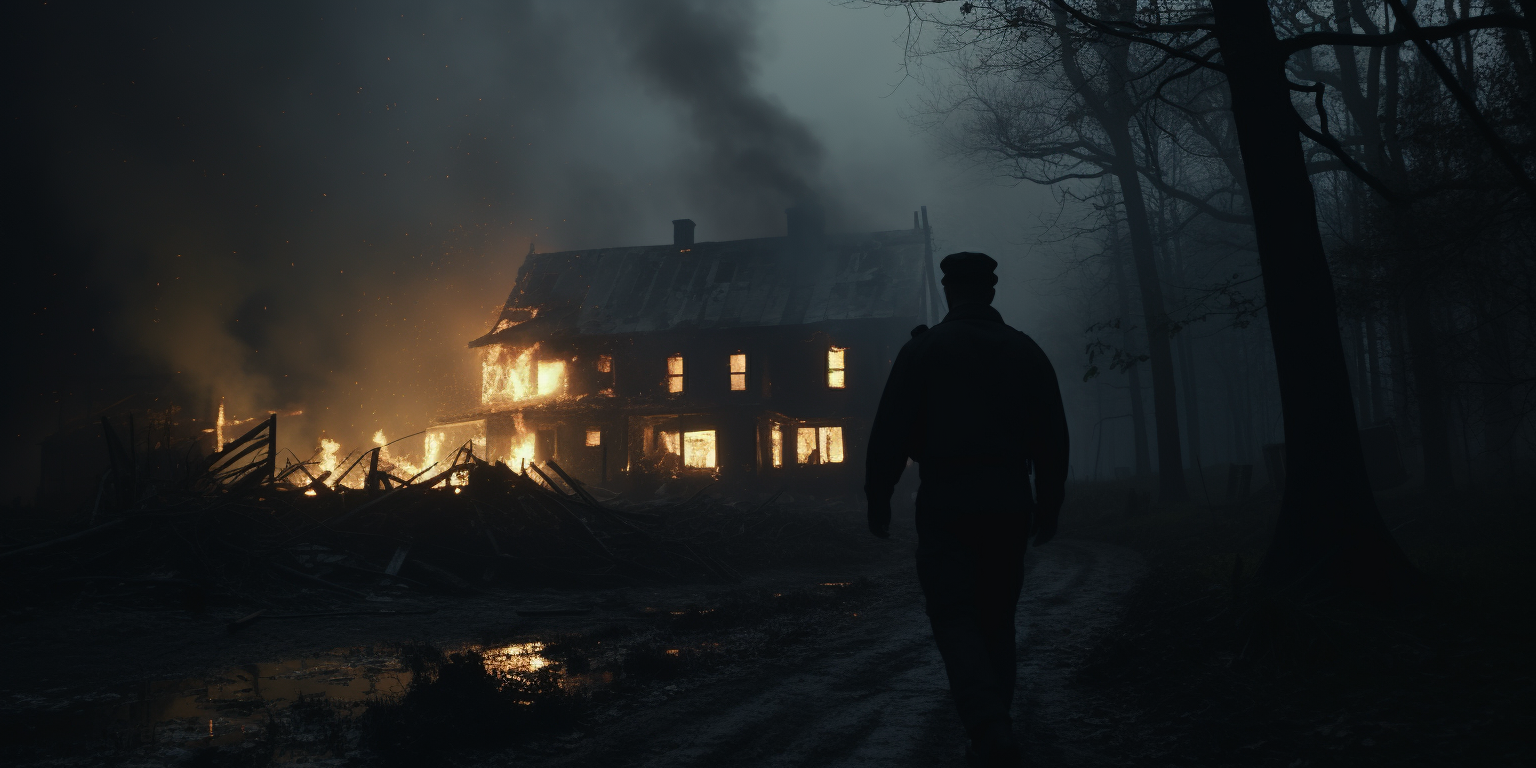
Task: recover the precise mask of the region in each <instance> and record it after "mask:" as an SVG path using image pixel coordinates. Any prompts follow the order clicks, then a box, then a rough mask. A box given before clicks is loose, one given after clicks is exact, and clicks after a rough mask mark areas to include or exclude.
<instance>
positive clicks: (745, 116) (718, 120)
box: [618, 0, 822, 234]
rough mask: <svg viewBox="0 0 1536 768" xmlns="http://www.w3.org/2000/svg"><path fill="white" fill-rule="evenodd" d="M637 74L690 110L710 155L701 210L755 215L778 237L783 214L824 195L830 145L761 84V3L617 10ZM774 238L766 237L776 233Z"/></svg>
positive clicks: (702, 175) (629, 5)
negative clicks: (715, 206) (721, 205)
mask: <svg viewBox="0 0 1536 768" xmlns="http://www.w3.org/2000/svg"><path fill="white" fill-rule="evenodd" d="M618 7H619V8H620V9H621V10H622V12H623V16H624V19H625V23H624V24H623V25H622V27H621V28H620V29H621V34H623V35H624V36H625V37H626V38H627V41H628V43H629V44H630V46H631V51H632V56H633V60H634V62H635V65H636V67H637V69H638V71H639V72H640V73H641V74H642V75H643V76H644V77H645V79H646V80H647V81H648V82H649V83H651V84H652V85H653V87H654V88H655V89H656V90H658V91H660V92H662V93H664V94H666V95H668V96H670V97H672V98H673V99H676V100H677V101H679V102H681V103H682V104H683V105H684V106H685V107H686V108H687V110H688V114H689V118H690V121H691V123H692V125H693V129H694V134H695V136H696V137H697V139H698V140H699V142H700V143H702V144H703V145H704V148H705V151H706V152H707V159H706V160H705V163H704V164H702V165H699V166H697V167H696V168H695V170H694V175H695V177H696V178H697V179H698V181H699V182H700V184H701V190H700V191H702V192H707V193H708V194H707V195H701V196H699V197H697V198H696V199H697V200H699V201H700V202H701V203H706V202H707V201H710V200H721V199H722V198H723V199H724V201H726V203H727V204H728V205H732V206H743V205H745V206H748V207H749V208H751V209H755V210H753V211H752V212H753V213H755V214H756V215H757V216H759V217H761V219H760V220H761V222H762V225H763V226H764V227H767V228H770V231H773V230H776V229H777V228H778V227H782V221H781V217H782V214H781V213H780V211H779V209H781V208H783V207H784V206H785V205H787V204H792V203H798V202H808V201H811V200H813V199H814V198H816V197H817V196H818V192H819V189H818V186H819V185H818V184H817V175H818V172H819V170H820V168H821V161H822V148H821V144H820V143H819V142H818V141H817V140H816V138H815V137H814V136H813V135H812V134H811V132H810V130H809V129H807V128H806V127H805V125H804V124H803V123H801V122H800V121H799V120H797V119H795V118H794V117H792V116H791V115H790V114H789V113H788V112H786V111H785V110H784V108H783V107H782V106H781V105H779V104H777V103H775V102H773V101H771V100H770V99H769V98H768V97H766V96H765V95H763V94H762V93H761V92H759V91H758V90H757V89H756V87H755V86H754V84H753V81H752V79H753V75H754V74H755V68H754V65H753V54H754V53H755V50H756V39H755V37H754V35H753V19H752V16H753V15H754V13H755V11H756V8H755V6H754V4H752V3H721V2H708V1H707V0H661V1H660V2H648V3H633V2H623V3H620V4H619V5H618ZM767 233H768V232H764V234H767Z"/></svg>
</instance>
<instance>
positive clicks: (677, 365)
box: [667, 355, 683, 394]
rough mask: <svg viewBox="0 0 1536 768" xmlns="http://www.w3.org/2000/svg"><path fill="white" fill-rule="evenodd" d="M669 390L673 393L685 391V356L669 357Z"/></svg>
mask: <svg viewBox="0 0 1536 768" xmlns="http://www.w3.org/2000/svg"><path fill="white" fill-rule="evenodd" d="M667 391H668V392H671V393H673V394H676V393H678V392H682V391H683V356H682V355H673V356H671V357H669V358H667Z"/></svg>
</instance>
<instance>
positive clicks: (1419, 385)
mask: <svg viewBox="0 0 1536 768" xmlns="http://www.w3.org/2000/svg"><path fill="white" fill-rule="evenodd" d="M1410 279H1412V280H1413V282H1415V283H1422V282H1423V280H1424V278H1423V277H1417V276H1415V277H1412V278H1410ZM1410 292H1411V293H1410V295H1409V297H1408V301H1407V302H1406V303H1405V304H1404V309H1403V314H1404V320H1406V321H1407V322H1405V323H1404V325H1406V326H1407V331H1408V363H1409V365H1410V366H1411V367H1412V370H1413V389H1414V401H1415V402H1416V403H1417V404H1418V406H1419V407H1418V412H1419V445H1420V447H1421V449H1422V456H1423V461H1424V491H1425V492H1426V493H1428V494H1429V495H1431V496H1435V497H1439V498H1444V497H1446V496H1449V495H1450V494H1451V492H1452V491H1454V490H1455V488H1456V482H1455V478H1454V477H1453V476H1452V474H1451V424H1450V414H1449V413H1448V412H1447V409H1446V402H1445V400H1446V398H1445V386H1444V381H1443V380H1442V378H1441V376H1440V356H1439V354H1438V350H1437V349H1436V348H1435V328H1434V323H1433V321H1432V320H1431V319H1430V316H1429V312H1430V307H1429V296H1428V291H1426V290H1424V288H1423V286H1422V285H1418V286H1414V287H1412V288H1410Z"/></svg>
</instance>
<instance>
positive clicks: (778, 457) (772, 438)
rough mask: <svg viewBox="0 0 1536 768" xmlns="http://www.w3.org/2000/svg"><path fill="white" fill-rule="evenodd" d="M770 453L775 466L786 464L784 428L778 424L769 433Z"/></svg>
mask: <svg viewBox="0 0 1536 768" xmlns="http://www.w3.org/2000/svg"><path fill="white" fill-rule="evenodd" d="M768 455H769V458H770V459H771V461H772V462H773V466H774V467H782V466H784V428H783V427H781V426H779V425H778V424H775V425H773V431H771V432H769V433H768Z"/></svg>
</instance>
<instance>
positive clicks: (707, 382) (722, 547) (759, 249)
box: [0, 206, 941, 630]
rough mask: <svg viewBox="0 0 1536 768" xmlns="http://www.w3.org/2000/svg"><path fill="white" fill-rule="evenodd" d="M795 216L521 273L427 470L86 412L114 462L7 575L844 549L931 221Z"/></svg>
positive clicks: (108, 580) (704, 564) (90, 584)
mask: <svg viewBox="0 0 1536 768" xmlns="http://www.w3.org/2000/svg"><path fill="white" fill-rule="evenodd" d="M787 218H788V233H787V235H785V236H782V237H767V238H757V239H750V240H738V241H729V242H695V240H694V236H693V235H694V223H693V222H692V221H690V220H686V219H683V220H678V221H675V222H673V225H674V240H673V242H672V243H670V244H666V245H659V246H640V247H625V248H606V249H592V250H583V251H568V252H561V253H547V254H539V253H531V252H530V254H529V255H528V257H527V259H526V261H525V263H524V264H523V266H522V268H521V270H520V271H519V273H518V277H517V280H516V284H515V286H514V288H513V290H512V292H511V295H510V296H509V298H508V300H507V302H506V305H505V307H504V308H503V309H502V310H501V312H500V314H499V316H498V318H497V320H496V322H495V325H494V327H493V328H492V329H491V330H490V332H489V333H487V334H485V335H484V336H481V337H480V338H477V339H475V340H473V341H471V342H470V343H469V346H470V347H471V348H472V349H473V350H475V351H476V353H478V354H480V355H481V361H482V373H483V378H482V391H481V398H480V403H479V405H478V407H477V408H476V409H475V410H472V411H470V412H468V413H462V414H458V415H455V416H452V417H450V418H445V419H441V420H439V422H438V423H437V425H436V426H433V427H431V428H429V429H428V430H426V432H425V434H424V435H422V440H423V451H422V458H421V459H420V460H412V459H410V458H408V457H406V456H403V455H401V454H400V453H398V452H394V451H392V448H394V447H395V446H396V445H397V443H398V442H399V441H397V442H396V443H389V442H387V441H386V440H385V438H384V436H383V434H382V433H380V434H379V435H376V436H375V442H376V443H377V444H376V445H374V446H373V447H372V448H370V449H368V450H365V451H361V452H358V451H353V452H351V453H350V454H346V455H343V454H341V452H340V450H339V449H340V446H339V444H337V443H336V442H334V441H331V440H329V439H323V440H322V441H321V445H320V447H319V449H318V450H316V451H315V452H314V455H312V456H310V457H309V458H307V459H301V458H300V457H299V456H298V455H296V454H294V453H292V452H291V451H280V450H279V448H278V436H279V428H280V419H279V414H276V413H273V414H270V415H268V416H267V417H266V418H265V419H259V420H257V419H253V420H248V421H247V423H250V422H254V426H252V427H251V428H249V430H248V431H246V432H245V433H244V434H241V435H238V436H234V437H233V438H232V439H227V440H226V435H225V434H224V431H225V421H224V417H223V413H222V407H221V410H220V416H219V420H218V428H217V429H216V430H208V431H210V432H215V434H211V435H205V434H202V433H201V432H193V433H192V435H191V436H187V437H181V438H180V439H178V430H177V429H176V428H175V425H174V424H173V423H172V420H173V418H174V414H169V415H167V414H164V413H162V414H161V415H160V419H159V421H156V422H154V423H151V424H147V425H146V424H145V423H144V422H143V421H142V419H141V420H140V421H139V422H138V423H137V424H136V423H135V420H134V416H133V415H131V414H129V415H126V416H125V417H119V418H117V419H116V420H114V419H111V418H108V417H106V416H103V417H102V418H101V420H100V430H101V432H100V434H101V439H102V440H104V441H105V444H106V446H107V451H106V456H107V459H108V463H109V465H110V466H109V468H108V469H107V470H106V471H105V472H103V473H102V474H101V475H100V477H99V482H98V483H97V484H96V486H95V488H94V493H93V494H92V495H91V496H90V497H89V499H88V500H86V501H85V502H84V503H82V504H80V505H79V509H78V512H77V514H76V515H75V516H74V518H73V519H72V520H71V523H70V524H71V529H69V530H67V531H59V530H53V531H51V532H49V531H44V530H42V529H40V530H39V534H46V535H38V536H36V537H33V540H31V541H27V540H13V541H12V542H10V544H12V546H10V548H8V549H7V550H6V551H3V552H0V569H3V571H0V572H3V574H4V576H3V578H5V579H6V581H7V582H9V583H10V584H11V585H12V588H13V589H18V588H19V589H22V590H24V591H27V592H32V593H37V594H56V593H58V592H59V591H61V590H68V591H77V592H78V591H80V590H85V591H87V592H88V593H90V594H92V595H96V596H114V595H115V596H121V597H122V598H124V599H128V598H133V597H143V598H151V597H152V598H155V599H156V600H157V601H159V600H165V599H171V600H178V601H181V602H182V603H184V604H185V605H186V606H187V607H190V608H193V609H200V608H201V607H203V606H204V605H206V604H208V603H210V601H217V602H219V603H220V604H231V603H233V604H241V603H245V604H249V605H252V606H254V605H256V604H257V603H255V602H250V601H249V600H247V599H245V598H250V597H252V596H257V595H267V596H271V595H273V594H276V593H282V592H285V591H286V592H287V593H290V594H291V593H293V592H294V591H295V590H299V591H305V592H318V593H323V594H329V595H332V596H340V597H345V598H350V599H355V600H367V599H372V600H380V599H387V596H388V595H389V594H392V593H393V594H400V592H399V591H400V590H405V591H410V592H412V593H419V592H423V591H425V592H446V593H468V592H471V591H474V590H476V589H478V588H480V587H482V586H484V585H487V584H490V583H495V582H503V583H517V584H552V583H570V584H581V585H603V584H624V583H634V582H646V581H653V582H654V581H661V582H678V581H691V580H708V581H731V580H734V579H736V578H738V576H739V573H738V569H739V568H742V567H748V566H757V565H769V564H773V563H775V562H780V561H781V559H776V558H780V556H781V554H782V553H781V552H780V550H782V549H784V548H785V547H790V546H795V547H800V548H804V547H805V546H808V545H809V546H815V545H814V544H808V543H809V542H813V541H820V540H829V541H834V542H835V541H836V540H837V539H838V537H839V536H846V534H845V533H838V532H831V533H830V534H829V529H828V525H829V519H830V518H831V517H834V516H836V513H837V512H838V511H839V510H842V511H845V512H846V511H849V510H851V508H852V504H853V502H852V500H853V499H854V498H856V495H855V494H854V493H853V492H854V491H856V489H857V488H858V486H859V484H860V482H861V480H862V476H863V467H862V455H863V453H864V446H863V445H862V439H863V436H864V435H865V434H866V433H867V431H868V424H869V421H870V420H871V419H872V418H873V415H874V414H873V411H874V407H875V404H876V403H877V401H878V399H879V391H880V387H881V386H882V385H883V380H884V375H883V374H884V370H885V367H886V366H887V365H888V361H889V360H890V359H892V358H893V357H894V356H895V353H896V351H897V349H898V348H899V347H900V344H901V343H902V342H903V341H904V340H905V339H906V337H907V331H908V330H909V329H911V328H912V327H913V326H914V325H916V324H918V323H920V322H924V321H931V317H932V315H933V313H935V312H938V311H941V310H940V307H941V304H940V302H939V300H938V290H937V287H936V286H935V285H933V283H932V281H931V278H929V277H928V276H930V275H931V274H932V272H933V270H932V265H933V260H932V259H933V256H932V237H931V230H930V229H929V226H928V222H927V212H926V209H924V210H923V211H922V212H921V213H914V214H913V227H912V229H910V230H895V231H887V232H873V233H860V234H843V233H836V234H833V233H827V232H826V231H825V226H824V219H823V215H822V213H821V211H820V209H818V208H816V207H814V206H802V207H796V208H791V209H789V210H788V211H787ZM242 426H243V425H242ZM411 437H415V436H411ZM210 448H212V449H214V450H209V449H210ZM50 474H57V473H56V472H53V473H50V471H49V469H48V468H45V472H44V475H45V477H48V476H50ZM843 507H847V508H849V509H842V508H843ZM843 516H844V517H847V515H843ZM61 534H62V535H61ZM261 604H270V603H267V602H266V601H261ZM370 607H375V606H370ZM264 615H267V616H271V617H274V618H275V617H276V614H270V613H267V612H266V611H264V610H259V611H255V612H252V613H251V614H249V615H247V616H245V617H244V618H243V619H241V620H239V621H237V622H235V623H233V624H231V629H232V630H234V629H238V628H240V627H242V626H245V625H247V624H250V623H252V622H256V621H260V620H262V617H263V616H264Z"/></svg>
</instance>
